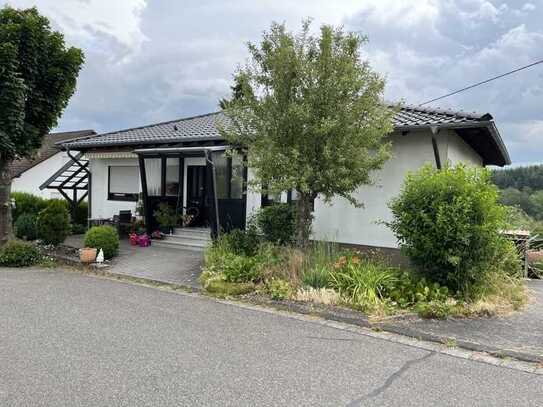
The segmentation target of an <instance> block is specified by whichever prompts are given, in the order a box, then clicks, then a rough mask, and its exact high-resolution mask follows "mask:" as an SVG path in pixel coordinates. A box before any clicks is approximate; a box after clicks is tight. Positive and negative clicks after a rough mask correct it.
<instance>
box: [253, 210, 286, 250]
mask: <svg viewBox="0 0 543 407" xmlns="http://www.w3.org/2000/svg"><path fill="white" fill-rule="evenodd" d="M256 222H257V224H258V227H259V228H260V230H261V231H262V234H263V235H264V239H265V240H267V241H268V242H272V243H276V244H279V245H288V244H291V243H292V242H293V240H294V233H295V230H296V216H295V208H294V206H293V205H290V204H286V203H277V204H274V205H271V206H266V207H264V208H261V209H260V211H259V212H258V214H257V216H256Z"/></svg>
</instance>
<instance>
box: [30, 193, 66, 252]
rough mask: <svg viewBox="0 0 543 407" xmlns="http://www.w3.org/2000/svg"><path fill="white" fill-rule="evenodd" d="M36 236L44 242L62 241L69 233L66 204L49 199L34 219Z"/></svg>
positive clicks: (55, 243)
mask: <svg viewBox="0 0 543 407" xmlns="http://www.w3.org/2000/svg"><path fill="white" fill-rule="evenodd" d="M36 228H37V231H38V237H39V238H40V239H41V240H43V242H44V243H46V244H53V245H57V244H59V243H62V242H63V241H64V240H65V239H66V237H67V236H68V235H69V234H70V215H69V214H68V210H67V209H66V204H65V203H64V202H63V201H60V200H51V201H49V203H48V204H47V206H46V208H45V209H43V210H42V211H41V212H40V213H39V214H38V218H37V221H36Z"/></svg>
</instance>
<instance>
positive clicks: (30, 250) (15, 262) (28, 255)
mask: <svg viewBox="0 0 543 407" xmlns="http://www.w3.org/2000/svg"><path fill="white" fill-rule="evenodd" d="M40 259H41V255H40V251H39V250H38V248H37V247H36V246H35V245H33V244H32V243H29V242H23V241H21V240H10V241H8V242H7V243H6V244H5V245H4V246H2V248H1V249H0V266H5V267H28V266H33V265H34V264H36V263H37V262H39V261H40Z"/></svg>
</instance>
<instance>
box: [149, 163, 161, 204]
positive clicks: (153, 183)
mask: <svg viewBox="0 0 543 407" xmlns="http://www.w3.org/2000/svg"><path fill="white" fill-rule="evenodd" d="M145 178H146V179H147V195H149V196H161V195H162V158H146V159H145Z"/></svg>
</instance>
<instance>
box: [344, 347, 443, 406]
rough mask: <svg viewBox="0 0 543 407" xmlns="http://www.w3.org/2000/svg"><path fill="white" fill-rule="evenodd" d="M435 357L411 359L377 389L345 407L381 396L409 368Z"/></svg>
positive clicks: (431, 353)
mask: <svg viewBox="0 0 543 407" xmlns="http://www.w3.org/2000/svg"><path fill="white" fill-rule="evenodd" d="M434 355H436V352H430V353H428V354H427V355H424V356H423V357H421V358H417V359H411V360H408V361H407V362H405V363H404V364H403V365H402V367H400V368H399V369H398V370H397V371H395V372H394V373H392V374H391V375H390V376H389V377H388V378H387V379H386V380H385V382H384V383H383V384H382V385H381V386H379V387H378V388H376V389H375V390H373V391H371V392H370V393H368V394H367V395H365V396H363V397H360V398H358V399H355V400H353V401H351V402H350V403H349V404H347V407H357V406H360V405H361V404H362V402H363V401H364V400H367V399H371V398H374V397H377V396H379V395H380V394H382V393H383V392H384V391H385V390H387V389H388V388H389V387H390V386H392V384H393V383H394V382H395V381H396V380H398V379H399V378H400V377H401V376H402V375H403V374H404V373H405V372H406V371H408V370H409V369H410V368H411V367H413V366H414V365H417V364H419V363H422V362H424V361H425V360H427V359H429V358H431V357H432V356H434Z"/></svg>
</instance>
